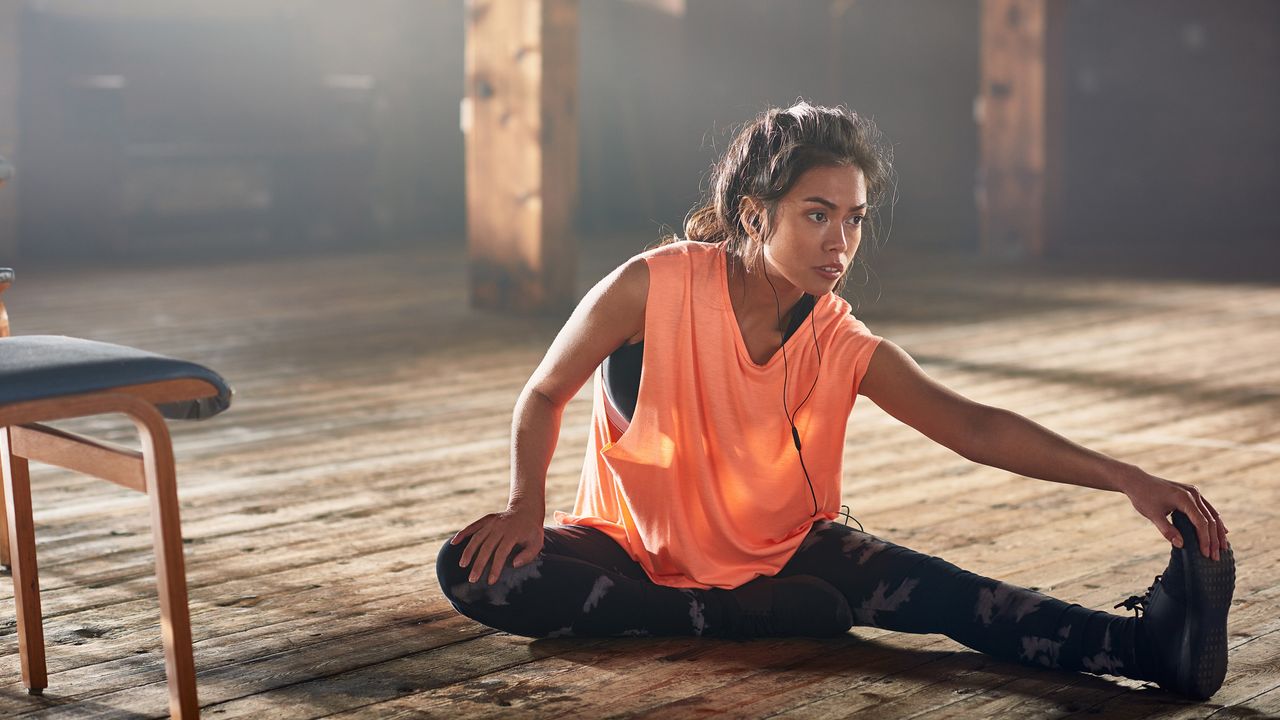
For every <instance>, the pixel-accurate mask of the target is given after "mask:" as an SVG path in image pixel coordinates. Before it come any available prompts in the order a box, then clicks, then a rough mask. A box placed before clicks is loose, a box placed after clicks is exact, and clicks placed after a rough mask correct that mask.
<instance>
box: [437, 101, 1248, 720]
mask: <svg viewBox="0 0 1280 720" xmlns="http://www.w3.org/2000/svg"><path fill="white" fill-rule="evenodd" d="M881 148H882V145H881V143H880V140H879V138H878V134H877V132H876V130H875V128H874V126H873V125H872V123H871V122H870V121H868V120H867V119H865V118H862V117H860V116H858V115H856V114H854V113H851V112H849V111H847V110H844V109H831V108H823V107H814V106H811V105H809V104H807V103H800V104H797V105H795V106H794V107H791V108H787V109H785V110H780V109H772V110H769V111H768V112H765V113H763V114H761V115H760V116H759V117H757V118H756V119H755V120H754V121H753V122H751V123H750V124H748V125H746V126H745V127H744V128H743V129H742V130H741V131H740V132H739V133H738V135H737V136H736V138H735V139H734V141H733V142H732V143H731V145H730V146H729V148H728V150H727V152H726V153H725V155H724V157H723V158H722V159H721V160H720V161H719V162H718V163H717V164H716V166H715V167H714V168H713V172H712V187H711V196H710V198H709V199H708V200H707V201H706V202H705V203H704V204H703V205H702V206H701V207H698V208H696V209H695V210H694V211H693V212H692V213H691V215H690V217H689V219H688V221H687V222H686V225H685V235H686V239H685V240H684V241H678V242H675V241H672V242H668V243H667V244H665V245H663V246H661V247H658V248H656V249H653V250H650V251H648V252H645V253H642V254H640V255H637V256H636V257H634V258H632V259H631V260H629V261H628V262H626V263H624V264H623V265H622V266H621V267H619V268H618V269H617V270H615V271H614V272H613V273H611V274H610V275H609V276H608V277H606V278H605V279H604V280H602V281H601V282H600V283H599V284H598V285H596V286H595V288H593V289H592V290H591V291H590V292H589V293H588V294H587V295H586V297H584V298H583V300H582V302H581V304H579V306H578V308H577V310H576V311H575V312H574V313H573V315H572V317H571V318H570V319H569V321H568V322H567V323H566V324H565V326H564V328H563V330H561V332H560V334H559V335H558V336H557V337H556V339H555V342H554V343H553V344H552V346H551V348H550V350H549V351H548V352H547V355H546V357H545V358H544V359H543V361H542V363H541V364H540V365H539V366H538V368H537V370H535V371H534V373H533V376H532V377H531V378H530V380H529V382H528V384H527V385H526V386H525V389H524V391H523V392H522V393H521V396H520V399H519V401H518V402H517V404H516V408H515V414H514V421H513V440H512V450H511V456H512V487H511V496H510V501H509V503H508V506H507V508H506V510H504V511H503V512H499V513H490V514H488V515H485V516H484V517H482V518H480V519H478V520H476V521H475V522H473V523H471V524H470V525H468V526H467V527H465V528H463V529H462V530H461V531H459V532H458V533H457V534H456V535H455V536H454V537H453V538H451V539H450V540H449V541H448V542H447V543H446V544H445V545H444V547H443V548H442V549H441V551H440V554H439V558H438V564H437V572H438V575H439V580H440V584H441V587H442V589H443V590H444V593H445V595H446V596H447V597H448V599H449V600H450V602H452V603H453V605H454V606H455V607H456V608H457V609H458V611H459V612H461V613H463V614H465V615H467V616H468V617H471V618H473V619H475V620H478V621H479V622H482V623H485V624H486V625H489V626H492V627H495V628H498V629H500V630H505V631H507V632H511V633H516V634H520V635H526V636H530V637H553V636H566V635H577V636H614V635H706V636H714V637H733V638H744V637H758V636H763V635H806V636H830V635H839V634H842V633H844V632H846V631H847V630H848V629H849V628H850V627H851V626H852V625H854V624H858V625H869V626H875V627H882V628H888V629H893V630H901V631H906V632H929V633H944V634H946V635H948V636H950V637H951V638H953V639H955V640H957V641H959V642H961V643H963V644H965V645H967V646H969V647H971V648H974V649H977V650H980V651H982V652H986V653H989V654H991V655H993V656H996V657H1000V658H1005V659H1009V660H1014V661H1020V662H1028V663H1032V664H1038V665H1043V666H1047V667H1054V668H1061V669H1065V670H1084V671H1088V672H1094V673H1109V674H1114V675H1123V676H1126V677H1131V678H1137V679H1143V680H1154V681H1156V682H1158V683H1159V684H1160V685H1161V686H1162V687H1164V688H1166V689H1168V690H1171V691H1173V692H1177V693H1181V694H1184V695H1187V696H1190V697H1195V698H1200V699H1204V698H1208V697H1209V696H1210V695H1212V694H1213V693H1214V692H1215V691H1216V690H1217V689H1218V687H1219V686H1220V685H1221V684H1222V679H1223V676H1224V674H1225V672H1226V617H1227V609H1228V606H1229V604H1230V600H1231V594H1232V588H1233V586H1234V567H1235V566H1234V561H1233V558H1232V553H1231V550H1230V544H1229V543H1228V542H1227V539H1226V533H1227V528H1226V526H1225V525H1224V524H1223V522H1222V520H1221V518H1220V517H1219V515H1218V513H1217V511H1216V510H1215V509H1214V507H1213V505H1212V504H1211V503H1210V502H1209V501H1208V500H1207V499H1206V498H1205V497H1204V496H1203V495H1201V494H1200V493H1199V492H1198V491H1197V490H1196V488H1194V487H1191V486H1189V485H1183V484H1180V483H1176V482H1171V481H1169V480H1164V479H1161V478H1158V477H1155V476H1153V475H1150V474H1148V473H1146V472H1143V471H1142V470H1141V469H1139V468H1137V467H1135V466H1132V465H1128V464H1125V463H1122V462H1119V461H1117V460H1114V459H1112V458H1109V457H1107V456H1105V455H1102V454H1100V453H1097V452H1093V451H1091V450H1088V449H1085V448H1083V447H1080V446H1079V445H1076V444H1074V443H1072V442H1070V441H1068V440H1066V439H1064V438H1062V437H1059V436H1058V435H1055V434H1053V433H1051V432H1049V431H1048V430H1046V429H1044V428H1043V427H1041V426H1039V425H1037V424H1035V423H1033V422H1032V421H1030V420H1028V419H1026V418H1023V417H1021V416H1019V415H1017V414H1015V413H1012V412H1009V411H1006V410H1001V409H998V408H993V407H989V406H985V405H982V404H979V403H976V402H973V401H971V400H968V399H966V398H964V397H962V396H960V395H958V394H956V393H955V392H952V391H951V390H949V389H947V388H945V387H943V386H942V385H940V384H939V383H937V382H936V381H934V380H933V379H931V378H930V377H929V376H927V375H926V374H925V373H924V372H923V371H922V370H921V369H920V368H919V366H917V365H916V363H915V362H914V361H912V359H911V358H910V357H909V356H908V355H907V354H906V353H905V352H904V351H903V350H902V349H901V348H899V347H898V346H897V345H895V344H893V343H892V342H890V341H888V340H882V339H881V338H880V337H878V336H876V335H873V334H872V333H871V332H870V331H868V330H867V328H866V326H865V325H863V324H862V323H861V322H859V321H858V320H857V319H855V318H854V317H853V315H851V314H850V306H849V304H848V303H847V302H845V301H844V300H843V299H842V298H840V296H839V295H838V294H836V293H835V292H833V291H835V290H837V289H838V288H839V287H840V285H841V283H842V282H843V280H844V278H845V276H846V270H847V268H848V267H849V265H850V264H851V263H852V262H853V261H854V258H855V257H856V255H857V251H858V248H859V245H860V243H861V241H862V235H863V232H864V231H865V230H866V229H867V228H868V227H869V225H868V222H869V221H868V218H869V217H870V213H871V211H872V210H873V209H874V208H875V207H876V206H877V205H878V204H880V203H881V202H882V201H883V200H884V198H885V197H886V194H887V193H889V192H890V191H891V170H890V162H889V158H888V156H887V153H886V152H884V151H883V150H882V149H881ZM597 368H599V374H598V375H597V383H596V385H597V387H596V392H595V401H594V411H593V415H592V429H591V433H590V438H589V441H588V448H587V457H586V462H585V464H584V468H583V473H582V479H581V484H580V486H579V490H578V496H577V501H576V503H575V507H574V510H573V512H572V513H564V512H556V513H555V519H556V521H557V523H558V524H557V525H555V526H546V527H544V526H543V524H542V523H543V517H544V513H545V500H544V498H545V485H546V470H547V466H548V464H549V462H550V459H551V455H552V451H553V450H554V448H555V443H556V438H557V437H558V435H559V430H560V417H561V413H562V411H563V409H564V407H565V404H566V403H568V402H569V399H570V398H572V397H573V396H574V395H575V394H576V393H577V391H578V390H579V388H580V387H581V386H582V385H583V383H585V382H586V380H587V379H588V377H590V376H591V375H592V374H593V373H595V372H597ZM857 395H865V396H866V397H868V398H870V399H871V400H872V401H873V402H875V403H876V404H877V405H879V406H880V407H881V408H883V409H884V410H885V411H886V412H888V413H889V414H890V415H893V416H894V417H896V418H897V419H899V420H901V421H902V422H905V423H907V424H908V425H911V426H912V427H914V428H916V429H917V430H919V431H920V432H922V433H924V434H925V435H927V436H928V437H930V438H932V439H933V440H935V441H937V442H939V443H941V444H942V445H945V446H946V447H948V448H951V449H952V450H954V451H956V452H958V453H960V454H961V455H964V456H965V457H967V458H969V459H971V460H974V461H976V462H981V463H984V464H987V465H992V466H994V467H999V468H1003V469H1006V470H1010V471H1012V472H1016V473H1018V474H1021V475H1026V476H1029V477H1036V478H1042V479H1045V480H1051V481H1054V482H1063V483H1071V484H1074V485H1082V486H1086V487H1093V488H1098V489H1102V490H1112V491H1117V492H1122V493H1124V494H1125V495H1126V496H1128V498H1129V500H1130V502H1131V503H1132V504H1133V507H1134V508H1135V509H1136V510H1137V511H1138V512H1139V513H1140V514H1141V515H1143V516H1144V517H1146V518H1147V519H1148V520H1150V521H1151V522H1152V523H1153V524H1155V526H1156V528H1157V529H1158V530H1159V531H1160V532H1161V533H1162V534H1163V535H1164V536H1165V537H1166V538H1167V539H1168V540H1169V542H1170V543H1171V544H1172V545H1173V551H1172V554H1171V558H1170V562H1169V566H1168V567H1167V569H1166V570H1165V572H1164V573H1163V574H1162V575H1161V576H1159V577H1157V579H1156V582H1155V583H1154V584H1153V585H1152V587H1151V588H1150V589H1149V590H1148V592H1147V593H1146V594H1145V595H1144V596H1142V597H1138V596H1134V597H1132V598H1130V599H1129V600H1128V601H1126V603H1124V604H1125V605H1126V607H1129V608H1131V609H1135V610H1136V609H1138V608H1145V610H1146V614H1145V615H1141V614H1139V615H1138V616H1137V617H1123V616H1117V615H1112V614H1109V613H1105V612H1101V611H1093V610H1088V609H1085V608H1082V607H1080V606H1078V605H1068V604H1067V603H1064V602H1062V601H1059V600H1056V599H1053V598H1050V597H1046V596H1044V595H1042V594H1040V593H1037V592H1034V591H1031V590H1027V589H1024V588H1019V587H1014V586H1012V585H1008V584H1005V583H1002V582H998V581H995V580H990V579H987V578H984V577H980V576H978V575H974V574H973V573H970V572H966V571H963V570H960V569H959V568H957V567H955V566H954V565H951V564H949V563H947V562H945V561H943V560H940V559H938V558H934V557H930V556H927V555H923V554H920V553H917V552H914V551H911V550H908V549H906V548H903V547H900V546H897V545H894V544H891V543H889V542H887V541H885V540H882V539H880V538H877V537H874V536H872V535H870V534H867V533H865V532H863V531H861V530H860V529H859V530H854V529H852V528H849V527H847V526H846V525H843V524H839V523H836V522H833V521H834V520H835V518H836V517H837V516H838V515H839V513H838V509H839V507H840V505H839V501H840V481H841V463H842V457H843V453H844V448H845V426H846V422H847V419H848V416H849V413H850V411H851V410H852V407H853V403H854V400H855V398H856V396H857ZM1171 514H1172V520H1170V515H1171ZM464 541H465V542H464ZM513 553H514V555H513ZM509 561H510V562H509ZM468 568H469V569H468ZM1117 607H1119V606H1117Z"/></svg>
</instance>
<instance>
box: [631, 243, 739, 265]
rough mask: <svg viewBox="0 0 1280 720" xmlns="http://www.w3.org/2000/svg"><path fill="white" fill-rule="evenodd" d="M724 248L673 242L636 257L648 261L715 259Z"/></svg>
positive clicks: (705, 244) (650, 249) (715, 244)
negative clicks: (674, 258)
mask: <svg viewBox="0 0 1280 720" xmlns="http://www.w3.org/2000/svg"><path fill="white" fill-rule="evenodd" d="M721 250H722V247H721V245H720V244H718V243H704V242H698V241H696V240H678V239H677V240H671V241H668V242H664V243H662V244H661V245H658V246H656V247H652V248H649V249H648V250H645V251H644V252H642V253H640V254H639V255H637V256H636V257H640V258H644V259H646V260H649V259H652V258H670V257H676V258H681V257H688V258H693V257H699V258H701V257H714V256H715V255H716V253H719V252H721Z"/></svg>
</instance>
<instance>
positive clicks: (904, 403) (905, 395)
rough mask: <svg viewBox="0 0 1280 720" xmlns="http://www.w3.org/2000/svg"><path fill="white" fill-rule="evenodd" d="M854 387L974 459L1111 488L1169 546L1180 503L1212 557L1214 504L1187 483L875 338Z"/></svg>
mask: <svg viewBox="0 0 1280 720" xmlns="http://www.w3.org/2000/svg"><path fill="white" fill-rule="evenodd" d="M858 393H859V394H861V395H865V396H866V397H868V398H870V399H871V400H872V402H874V403H875V404H876V405H879V406H880V407H881V408H882V409H883V410H884V411H885V412H887V413H889V414H890V415H892V416H893V417H895V418H897V419H898V420H901V421H902V422H904V423H906V424H907V425H910V426H911V427H913V428H915V429H916V430H919V431H920V432H921V433H923V434H924V435H925V436H927V437H929V438H930V439H932V440H934V441H936V442H938V443H939V444H941V445H944V446H946V447H948V448H950V449H952V450H954V451H955V452H957V453H959V454H960V455H962V456H963V457H965V458H967V459H969V460H972V461H974V462H978V463H982V464H984V465H990V466H992V467H997V468H1001V469H1003V470H1008V471H1010V472H1015V473H1018V474H1019V475H1025V476H1027V477H1033V478H1039V479H1041V480H1050V481H1053V482H1060V483H1067V484H1070V485H1080V486H1083V487H1091V488H1098V489H1100V490H1114V491H1116V492H1122V493H1124V494H1125V495H1126V496H1128V498H1129V501H1130V502H1131V503H1133V507H1134V509H1136V510H1137V511H1138V512H1139V513H1140V514H1141V515H1142V516H1143V517H1145V518H1147V519H1148V520H1150V521H1151V522H1152V524H1154V525H1155V526H1156V528H1158V529H1159V530H1160V533H1161V534H1162V535H1164V536H1165V538H1167V539H1168V540H1169V542H1170V543H1172V544H1173V545H1174V546H1175V547H1181V546H1182V536H1181V535H1180V534H1179V533H1178V531H1177V529H1175V528H1174V527H1173V524H1172V523H1170V522H1169V519H1168V516H1169V513H1171V512H1173V511H1174V510H1181V511H1182V512H1183V513H1186V515H1187V517H1188V518H1190V519H1191V521H1192V522H1193V523H1194V524H1195V526H1196V534H1197V536H1198V537H1199V539H1200V551H1201V552H1202V553H1204V554H1205V555H1206V556H1208V557H1212V558H1214V559H1217V558H1218V557H1219V552H1220V550H1221V548H1226V547H1230V545H1229V544H1228V543H1227V538H1226V535H1227V527H1226V525H1224V524H1223V522H1222V519H1221V518H1220V517H1219V515H1218V511H1217V510H1215V509H1214V507H1213V505H1212V504H1210V503H1209V501H1208V499H1206V498H1205V497H1204V496H1203V495H1201V494H1200V491H1199V490H1198V489H1196V487H1195V486H1193V485H1186V484H1183V483H1177V482H1173V481H1171V480H1165V479H1163V478H1159V477H1156V476H1154V475H1151V474H1150V473H1147V472H1144V471H1143V470H1142V469H1141V468H1139V467H1137V466H1136V465H1130V464H1128V463H1124V462H1120V461H1119V460H1116V459H1115V458H1111V457H1108V456H1106V455H1103V454H1102V453H1100V452H1095V451H1093V450H1090V449H1088V448H1086V447H1082V446H1080V445H1077V444H1076V443H1074V442H1071V441H1070V440H1068V439H1066V438H1064V437H1062V436H1061V435H1058V434H1056V433H1054V432H1051V431H1050V430H1048V429H1046V428H1045V427H1043V426H1041V425H1039V424H1037V423H1035V422H1032V421H1031V420H1028V419H1027V418H1025V417H1023V416H1021V415H1019V414H1017V413H1015V412H1011V411H1009V410H1004V409H1001V408H996V407H991V406H990V405H983V404H982V403H978V402H974V401H973V400H970V399H968V398H966V397H964V396H962V395H960V394H959V393H957V392H955V391H953V390H951V389H950V388H947V387H946V386H944V385H942V384H941V383H939V382H938V381H936V380H934V379H933V378H931V377H929V376H928V375H926V374H925V372H924V371H923V370H921V369H920V366H919V365H917V364H916V362H915V361H914V360H912V359H911V356H910V355H908V354H907V353H906V352H905V351H904V350H903V349H902V348H900V347H898V346H897V345H895V344H894V343H892V342H889V341H888V340H882V341H881V342H880V345H879V347H877V348H876V350H875V353H874V354H873V355H872V356H871V361H870V363H869V364H868V366H867V372H866V375H864V376H863V378H862V382H861V384H860V385H859V387H858Z"/></svg>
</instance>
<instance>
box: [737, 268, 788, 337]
mask: <svg viewBox="0 0 1280 720" xmlns="http://www.w3.org/2000/svg"><path fill="white" fill-rule="evenodd" d="M766 262H767V261H766V260H765V259H764V258H763V257H761V258H760V260H759V262H758V265H757V267H755V268H752V270H751V271H748V270H747V269H746V268H744V267H743V266H742V263H741V262H731V263H730V264H729V275H728V277H729V298H730V300H731V301H732V303H733V311H734V313H735V314H736V315H737V316H738V320H739V323H740V324H752V325H755V324H757V323H759V324H767V325H769V326H770V327H775V326H776V329H777V330H778V332H784V328H785V327H786V325H787V322H788V318H789V317H790V316H791V312H792V311H793V310H794V309H795V306H796V303H798V302H800V299H801V298H802V297H804V292H803V291H802V290H800V289H799V288H797V287H795V286H793V285H792V284H791V283H789V282H787V281H786V280H784V279H782V278H780V277H776V276H773V275H770V276H767V277H766V275H765V273H766V272H767V271H766V269H765V263H766ZM770 283H772V285H771V284H770Z"/></svg>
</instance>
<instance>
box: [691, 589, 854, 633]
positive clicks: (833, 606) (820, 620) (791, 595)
mask: <svg viewBox="0 0 1280 720" xmlns="http://www.w3.org/2000/svg"><path fill="white" fill-rule="evenodd" d="M712 592H714V593H715V594H717V595H719V596H720V599H721V600H722V607H723V613H724V614H723V616H722V623H721V627H720V628H719V631H713V632H711V633H710V634H713V635H718V636H720V637H728V638H737V639H745V638H755V637H786V636H802V637H833V636H837V635H843V634H844V633H846V632H848V631H849V628H851V627H853V613H852V612H850V610H849V602H848V601H847V600H845V597H844V593H842V592H840V591H839V590H837V589H836V588H835V586H833V585H831V584H830V583H828V582H827V581H825V580H822V579H820V578H816V577H813V576H812V575H792V576H790V577H783V578H779V577H758V578H756V579H755V580H752V581H751V582H749V583H746V584H745V585H740V586H738V587H736V588H734V589H732V590H723V589H716V590H713V591H712Z"/></svg>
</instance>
